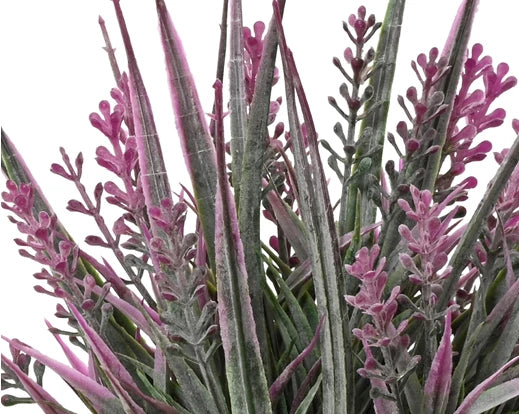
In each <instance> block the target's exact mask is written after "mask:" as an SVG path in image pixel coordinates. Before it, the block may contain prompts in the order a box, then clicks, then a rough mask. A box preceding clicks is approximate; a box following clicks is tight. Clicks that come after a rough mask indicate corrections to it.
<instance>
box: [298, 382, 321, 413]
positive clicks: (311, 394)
mask: <svg viewBox="0 0 519 414" xmlns="http://www.w3.org/2000/svg"><path fill="white" fill-rule="evenodd" d="M322 379H323V377H322V374H320V375H319V377H318V378H317V381H315V384H314V385H313V386H312V388H310V390H309V391H308V394H306V397H305V398H304V399H303V401H301V404H299V407H297V410H296V411H295V414H306V413H307V412H308V409H309V408H310V406H311V405H312V402H313V401H314V398H315V395H316V394H317V391H318V390H319V387H320V386H321V382H322Z"/></svg>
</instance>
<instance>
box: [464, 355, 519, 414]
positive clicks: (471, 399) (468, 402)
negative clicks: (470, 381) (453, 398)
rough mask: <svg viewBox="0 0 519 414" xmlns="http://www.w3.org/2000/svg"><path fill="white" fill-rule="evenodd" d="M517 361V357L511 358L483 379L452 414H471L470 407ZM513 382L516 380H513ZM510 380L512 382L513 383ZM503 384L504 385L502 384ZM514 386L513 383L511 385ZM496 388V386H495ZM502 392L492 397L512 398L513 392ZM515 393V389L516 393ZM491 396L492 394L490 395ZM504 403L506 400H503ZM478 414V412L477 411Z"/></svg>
mask: <svg viewBox="0 0 519 414" xmlns="http://www.w3.org/2000/svg"><path fill="white" fill-rule="evenodd" d="M517 361H519V356H517V357H515V358H513V359H512V360H510V361H508V362H507V363H506V364H505V365H503V366H502V367H501V368H499V369H498V370H497V371H496V372H494V373H493V374H492V375H491V376H490V377H488V378H487V379H485V381H483V382H482V383H481V384H479V385H478V386H477V387H476V388H474V389H473V390H472V391H471V392H470V393H469V394H468V395H467V396H466V397H465V399H464V400H463V402H462V403H461V405H460V406H459V407H458V409H457V410H456V412H455V413H454V414H472V407H473V406H474V404H476V402H477V401H478V400H479V398H480V397H481V395H482V394H483V393H484V392H485V391H486V390H487V389H488V388H489V387H490V386H491V385H492V384H493V383H494V382H495V381H496V380H497V379H498V378H499V377H500V376H501V375H502V374H503V372H504V371H505V370H507V369H508V368H509V367H511V366H512V365H514V364H515V363H517ZM513 380H516V378H514V379H513ZM513 380H512V381H513ZM503 384H505V383H503ZM512 385H514V383H512ZM496 387H498V386H496ZM501 391H502V392H497V393H496V394H494V397H495V398H496V399H497V398H503V397H504V396H509V395H512V397H511V398H513V395H514V394H513V391H512V392H507V388H506V387H505V388H504V389H502V390H501ZM515 392H517V387H516V391H515ZM491 395H492V394H491ZM505 401H506V400H505ZM478 412H480V411H478Z"/></svg>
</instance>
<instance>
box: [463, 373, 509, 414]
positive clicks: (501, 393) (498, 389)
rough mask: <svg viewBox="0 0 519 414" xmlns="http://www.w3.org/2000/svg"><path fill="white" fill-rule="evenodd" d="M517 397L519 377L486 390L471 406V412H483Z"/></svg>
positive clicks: (474, 413) (476, 413)
mask: <svg viewBox="0 0 519 414" xmlns="http://www.w3.org/2000/svg"><path fill="white" fill-rule="evenodd" d="M517 397H519V378H515V379H512V380H510V381H507V382H503V383H502V384H499V385H496V386H495V387H492V388H490V389H488V390H486V391H484V392H483V393H482V394H481V395H480V396H479V398H478V399H477V400H476V402H475V403H474V404H473V405H472V407H471V408H470V414H480V413H483V412H485V411H488V410H491V409H492V408H495V407H497V406H499V405H501V404H503V403H505V402H507V401H509V400H511V399H512V398H517Z"/></svg>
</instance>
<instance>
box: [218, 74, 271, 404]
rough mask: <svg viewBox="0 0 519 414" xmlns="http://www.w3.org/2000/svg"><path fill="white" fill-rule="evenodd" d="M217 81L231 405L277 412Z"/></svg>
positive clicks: (224, 327)
mask: <svg viewBox="0 0 519 414" xmlns="http://www.w3.org/2000/svg"><path fill="white" fill-rule="evenodd" d="M214 87H215V91H216V98H215V102H216V104H215V107H216V116H215V118H216V154H217V166H218V180H217V193H216V219H215V249H216V251H217V252H218V254H217V255H216V276H217V281H218V282H217V283H218V315H219V317H220V335H221V337H222V344H223V349H224V353H225V368H226V375H227V381H228V385H229V395H230V399H231V407H232V411H233V412H237V413H258V414H260V413H271V412H272V408H271V404H270V399H269V394H268V388H267V379H266V377H265V371H264V369H263V363H262V360H261V355H260V347H259V342H258V337H257V335H256V323H255V320H254V316H253V312H252V306H251V297H250V295H249V287H248V284H247V281H248V277H247V269H246V266H245V256H244V253H243V245H242V241H241V239H240V232H239V228H238V218H237V214H236V208H235V204H234V198H233V196H232V193H231V190H230V185H229V182H228V179H227V174H226V164H225V143H224V137H223V114H222V113H223V109H222V107H223V105H222V100H223V98H222V85H221V82H220V81H216V82H215V85H214ZM251 373H253V375H251Z"/></svg>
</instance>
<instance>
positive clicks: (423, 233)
mask: <svg viewBox="0 0 519 414" xmlns="http://www.w3.org/2000/svg"><path fill="white" fill-rule="evenodd" d="M467 184H470V183H466V184H465V185H463V186H459V187H457V189H456V190H455V191H453V192H452V193H450V194H449V195H448V196H447V197H446V198H445V199H444V200H443V201H442V202H441V203H440V204H433V198H432V194H431V192H430V191H429V190H423V191H420V190H419V189H418V188H416V187H415V186H413V185H412V186H411V187H410V193H411V196H412V199H413V204H414V208H412V207H411V206H410V205H409V203H408V202H407V201H406V200H404V199H399V200H398V205H399V206H400V208H401V209H402V210H403V211H405V213H406V215H407V217H409V218H410V219H411V220H412V221H414V222H415V223H416V225H415V226H414V227H413V229H412V230H411V229H410V228H409V227H408V226H407V225H406V224H401V225H400V227H399V228H398V230H399V232H400V235H401V236H402V238H403V239H404V240H405V241H406V243H407V247H408V248H409V250H410V251H411V252H412V253H415V255H417V256H418V257H419V258H420V260H419V264H418V265H417V264H416V263H415V261H414V259H413V258H412V257H411V256H410V255H409V254H407V253H402V254H400V262H401V263H402V265H403V266H404V268H405V269H407V270H409V271H410V272H411V274H410V275H409V280H410V281H411V282H413V283H414V284H417V285H420V286H421V285H431V286H433V287H434V288H437V287H439V286H438V285H437V284H438V283H439V282H440V281H441V280H443V279H445V278H447V277H448V276H449V275H450V272H451V269H450V268H449V267H447V268H444V267H445V265H446V264H447V260H448V256H447V254H448V253H449V251H450V250H451V249H452V248H453V247H454V245H455V243H456V242H457V241H458V240H459V237H460V235H459V234H456V233H454V234H448V233H449V231H450V230H451V227H450V224H451V221H452V219H453V218H454V217H455V216H456V213H457V210H458V208H459V207H456V208H454V209H453V210H452V211H451V212H450V213H449V214H447V216H446V217H441V216H440V214H441V213H442V212H443V210H444V209H445V207H446V206H447V205H448V204H449V203H451V202H452V201H453V200H455V199H456V198H457V197H459V196H460V193H461V192H462V191H463V190H464V189H465V188H467ZM435 298H436V295H435V294H433V301H434V300H435Z"/></svg>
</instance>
